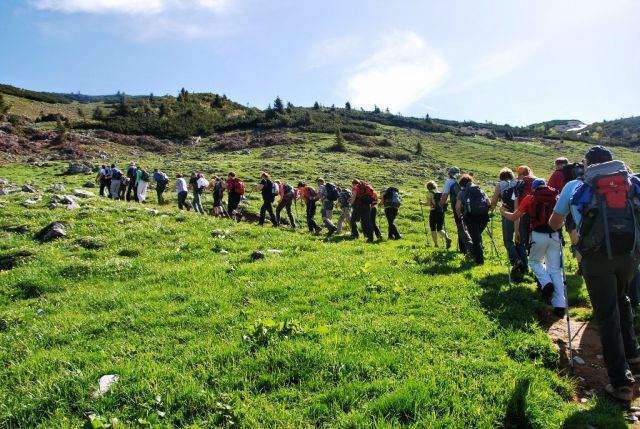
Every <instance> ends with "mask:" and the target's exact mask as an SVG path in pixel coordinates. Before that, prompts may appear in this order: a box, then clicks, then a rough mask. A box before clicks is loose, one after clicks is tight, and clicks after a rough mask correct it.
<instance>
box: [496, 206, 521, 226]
mask: <svg viewBox="0 0 640 429" xmlns="http://www.w3.org/2000/svg"><path fill="white" fill-rule="evenodd" d="M500 212H501V213H502V216H504V218H505V219H508V220H511V221H514V222H515V221H517V220H519V219H520V218H521V217H522V213H521V212H520V211H518V210H516V211H515V212H513V213H510V212H508V211H507V208H506V207H505V206H502V207H500ZM519 223H520V222H518V224H519ZM516 231H517V230H516Z"/></svg>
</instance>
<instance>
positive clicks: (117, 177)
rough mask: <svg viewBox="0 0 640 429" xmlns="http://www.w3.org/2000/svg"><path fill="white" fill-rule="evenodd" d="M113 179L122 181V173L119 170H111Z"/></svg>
mask: <svg viewBox="0 0 640 429" xmlns="http://www.w3.org/2000/svg"><path fill="white" fill-rule="evenodd" d="M111 179H113V180H120V179H122V171H120V170H118V169H117V168H114V169H113V170H111Z"/></svg>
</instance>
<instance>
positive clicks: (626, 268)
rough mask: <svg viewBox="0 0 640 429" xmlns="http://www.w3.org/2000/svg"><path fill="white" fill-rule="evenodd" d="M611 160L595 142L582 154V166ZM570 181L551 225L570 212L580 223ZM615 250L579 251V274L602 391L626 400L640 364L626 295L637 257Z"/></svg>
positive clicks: (559, 223)
mask: <svg viewBox="0 0 640 429" xmlns="http://www.w3.org/2000/svg"><path fill="white" fill-rule="evenodd" d="M612 160H613V154H612V153H611V151H610V150H609V149H607V148H606V147H604V146H594V147H592V148H591V149H589V151H588V152H587V153H586V155H585V167H586V168H588V167H590V166H594V165H597V164H602V163H605V162H609V161H612ZM578 180H580V179H578ZM570 185H571V182H569V183H567V184H566V185H565V187H564V189H563V190H562V193H561V195H560V199H559V200H558V203H557V204H556V206H555V208H554V210H553V214H552V215H551V218H550V219H549V225H550V226H551V228H554V229H559V228H561V227H562V225H563V224H564V223H565V220H566V218H567V216H568V215H569V214H570V213H571V215H572V216H573V219H574V221H575V223H576V225H578V226H579V225H581V222H582V214H581V213H580V210H579V208H578V206H577V205H575V204H572V202H571V195H569V191H568V189H569V186H570ZM572 193H573V192H572ZM567 195H569V196H567ZM571 237H572V241H573V243H574V244H576V243H577V239H578V238H579V234H577V233H574V234H572V235H571ZM614 252H615V254H614V258H613V259H611V260H610V259H609V258H608V256H607V253H606V250H604V249H603V250H601V251H596V252H593V253H589V254H584V255H582V276H583V277H584V281H585V283H586V285H587V291H588V292H589V298H590V300H591V305H592V307H593V314H594V316H595V318H596V320H597V321H598V326H599V328H600V341H601V343H602V352H603V353H602V354H603V355H604V362H605V365H606V366H607V374H608V376H609V384H607V385H606V386H605V391H606V392H607V393H608V394H609V395H611V396H612V397H613V398H615V399H617V400H621V401H623V402H629V401H631V400H632V399H633V383H634V381H635V380H634V377H633V375H632V373H631V371H630V366H629V365H632V366H635V367H636V368H637V366H638V365H640V346H639V345H638V340H637V337H636V333H635V329H634V325H633V313H632V309H631V303H630V301H629V297H628V293H629V284H630V282H632V280H633V277H634V275H635V273H636V269H637V267H638V257H637V256H636V255H635V254H632V253H630V252H629V251H628V250H626V249H614Z"/></svg>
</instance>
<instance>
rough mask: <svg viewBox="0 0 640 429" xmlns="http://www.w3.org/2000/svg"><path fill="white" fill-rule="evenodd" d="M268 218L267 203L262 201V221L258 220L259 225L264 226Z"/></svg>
mask: <svg viewBox="0 0 640 429" xmlns="http://www.w3.org/2000/svg"><path fill="white" fill-rule="evenodd" d="M266 216H267V201H266V200H262V206H260V219H259V220H258V225H264V219H265V218H266Z"/></svg>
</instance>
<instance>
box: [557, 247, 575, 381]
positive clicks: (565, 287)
mask: <svg viewBox="0 0 640 429" xmlns="http://www.w3.org/2000/svg"><path fill="white" fill-rule="evenodd" d="M560 252H561V255H562V256H561V258H562V259H561V262H562V282H563V283H564V300H565V301H566V303H567V306H566V307H565V315H566V316H567V336H568V337H569V367H570V368H571V372H573V344H572V342H573V338H572V336H571V318H570V317H569V291H568V288H567V271H566V269H565V259H564V243H562V247H561V248H560Z"/></svg>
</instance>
